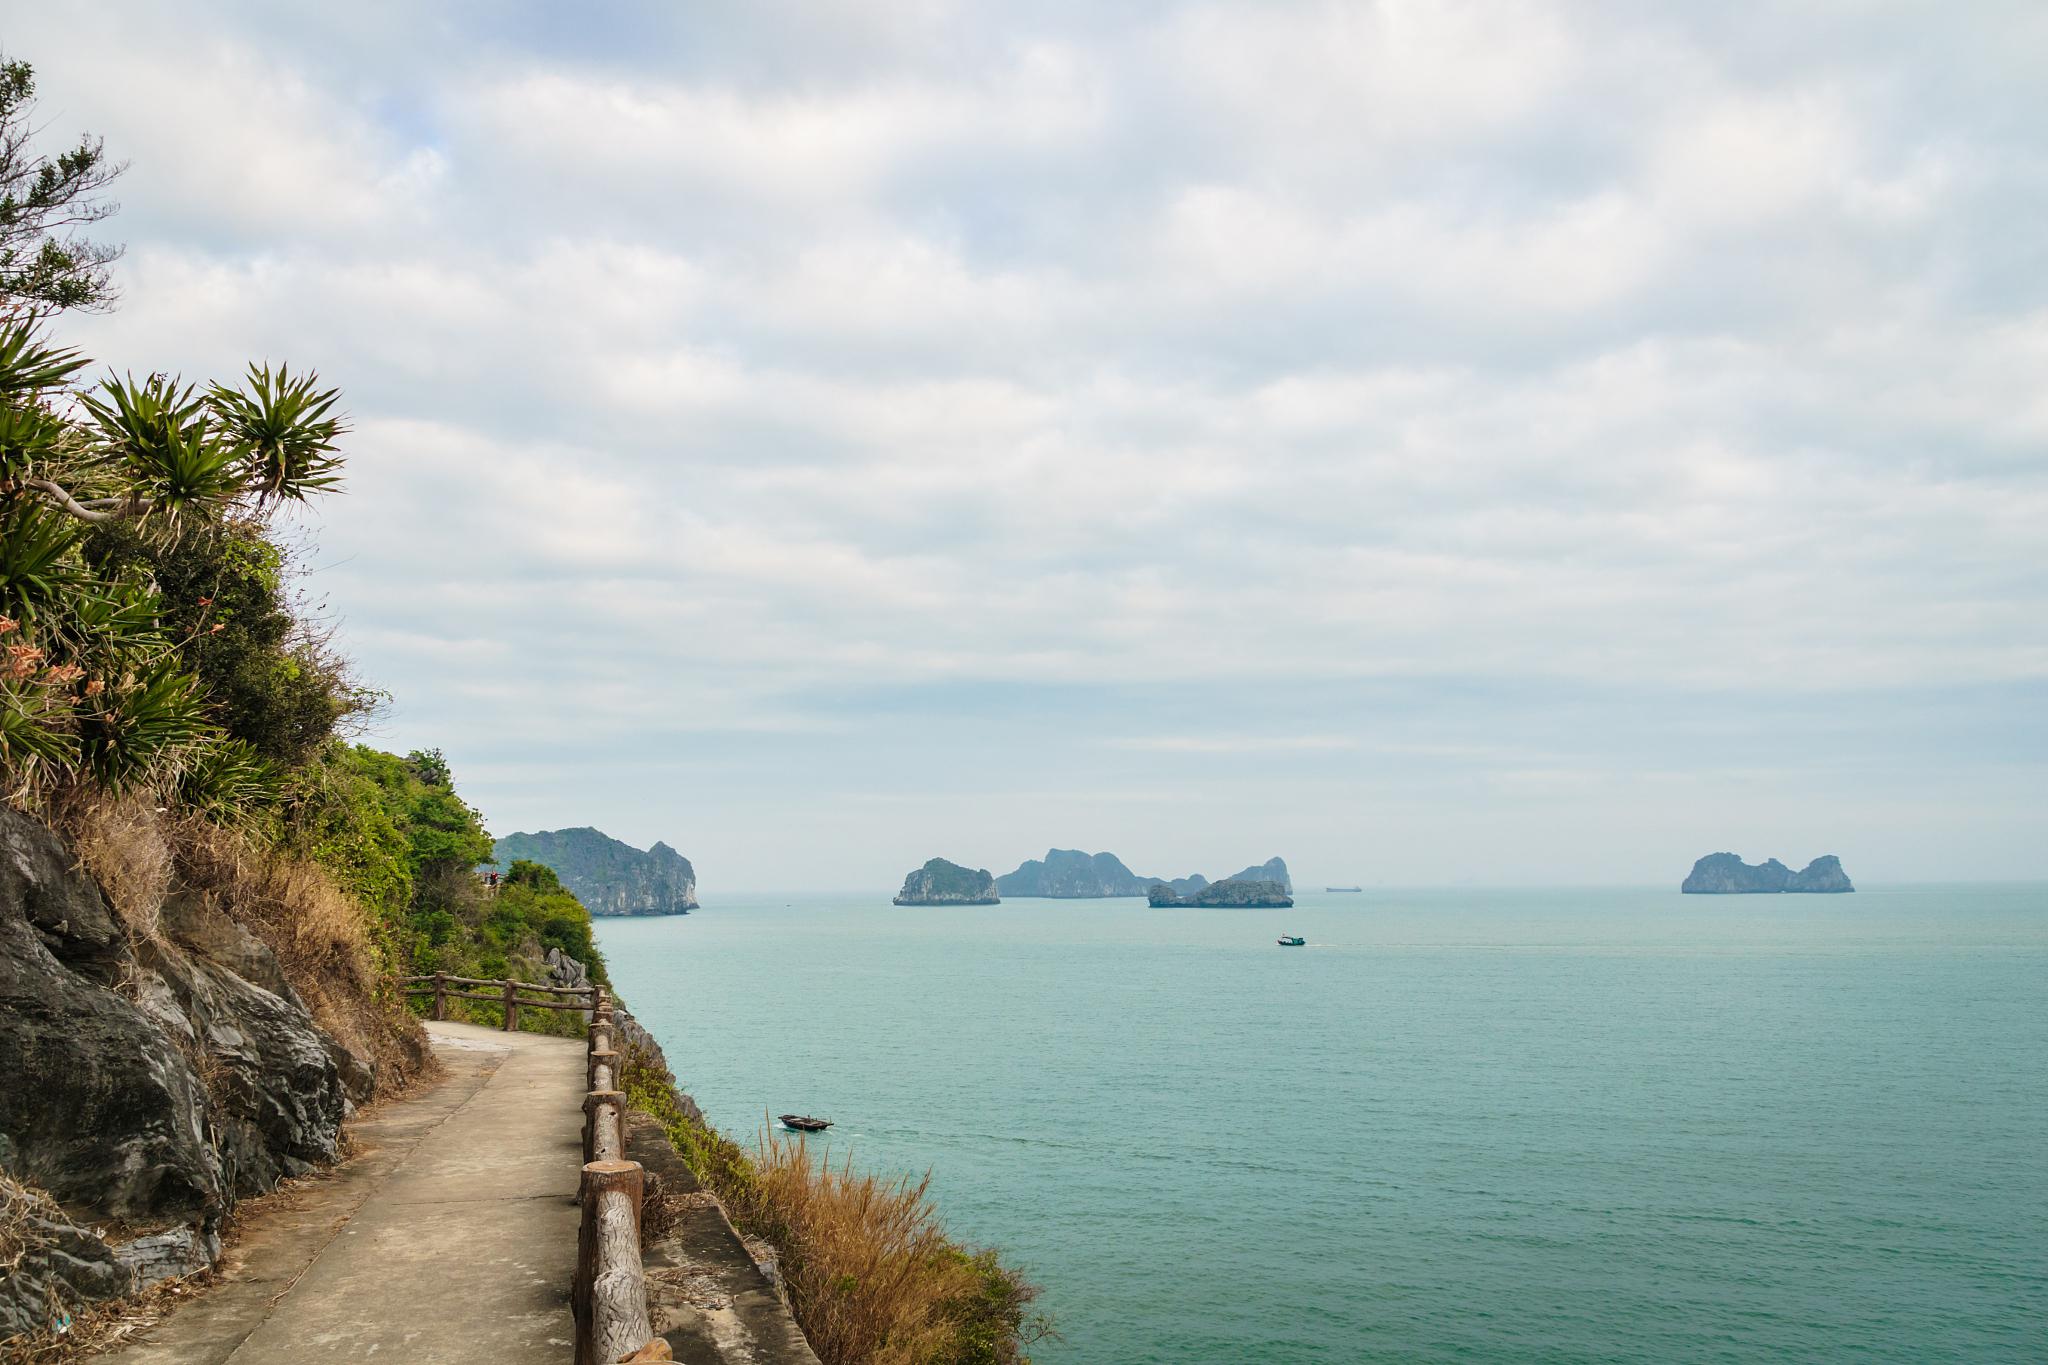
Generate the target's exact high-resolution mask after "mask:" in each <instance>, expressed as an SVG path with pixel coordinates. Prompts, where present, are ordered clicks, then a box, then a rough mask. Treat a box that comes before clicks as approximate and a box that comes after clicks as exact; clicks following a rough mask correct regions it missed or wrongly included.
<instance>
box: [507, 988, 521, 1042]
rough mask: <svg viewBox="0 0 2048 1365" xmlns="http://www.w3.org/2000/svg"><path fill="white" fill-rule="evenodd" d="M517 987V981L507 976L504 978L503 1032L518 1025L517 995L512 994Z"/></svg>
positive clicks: (509, 1030)
mask: <svg viewBox="0 0 2048 1365" xmlns="http://www.w3.org/2000/svg"><path fill="white" fill-rule="evenodd" d="M518 989H519V983H518V982H517V981H514V980H513V979H512V978H511V977H509V976H508V977H506V978H505V1032H507V1033H510V1032H512V1030H514V1029H516V1028H518V1027H519V997H518V996H517V995H515V994H514V992H515V991H517V990H518Z"/></svg>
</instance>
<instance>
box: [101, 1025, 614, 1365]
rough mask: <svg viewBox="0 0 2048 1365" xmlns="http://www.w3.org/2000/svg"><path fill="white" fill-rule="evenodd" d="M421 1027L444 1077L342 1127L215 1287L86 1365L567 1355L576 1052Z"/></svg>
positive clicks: (578, 1077) (490, 1032)
mask: <svg viewBox="0 0 2048 1365" xmlns="http://www.w3.org/2000/svg"><path fill="white" fill-rule="evenodd" d="M427 1031H428V1032H429V1033H431V1034H432V1035H433V1038H434V1050H435V1052H436V1054H437V1055H438V1056H439V1057H440V1058H441V1061H442V1063H443V1064H444V1065H445V1066H446V1067H447V1068H448V1076H447V1078H446V1079H445V1080H443V1081H441V1082H439V1083H438V1084H436V1085H434V1086H433V1087H432V1088H430V1089H428V1090H426V1091H425V1092H423V1093H421V1094H419V1095H417V1096H415V1097H412V1098H409V1099H406V1100H402V1101H399V1102H396V1103H393V1104H389V1105H386V1106H383V1107H382V1108H381V1109H379V1110H377V1111H375V1112H373V1113H371V1114H368V1115H366V1116H365V1117H364V1118H363V1119H362V1120H361V1121H360V1122H357V1123H355V1124H352V1125H351V1126H350V1136H351V1138H352V1139H353V1141H354V1143H355V1152H356V1155H354V1156H353V1157H352V1158H351V1159H350V1160H349V1161H347V1162H346V1163H344V1164H343V1165H341V1166H339V1167H337V1168H336V1169H335V1170H334V1172H333V1173H332V1174H331V1175H329V1176H328V1177H326V1178H323V1179H319V1180H314V1181H310V1182H307V1183H306V1184H305V1185H303V1186H301V1187H299V1188H298V1189H296V1190H295V1191H294V1192H293V1193H292V1195H291V1196H289V1197H287V1198H285V1199H282V1200H279V1201H276V1202H275V1203H274V1204H273V1205H272V1206H270V1207H266V1208H263V1209H262V1210H260V1211H259V1212H258V1213H257V1214H256V1215H254V1216H253V1217H252V1218H251V1219H250V1220H249V1222H248V1224H247V1225H246V1227H245V1230H244V1232H243V1235H242V1237H241V1238H240V1240H239V1241H238V1242H237V1243H236V1245H235V1248H234V1250H233V1251H232V1252H231V1253H230V1255H229V1258H228V1260H227V1261H226V1262H224V1263H223V1269H224V1270H226V1272H227V1273H226V1275H225V1278H224V1281H223V1283H222V1284H221V1285H219V1286H218V1287H217V1288H215V1289H212V1290H210V1291H209V1292H207V1293H206V1294H205V1295H204V1296H203V1297H200V1298H198V1299H195V1300H194V1301H193V1302H192V1303H190V1304H188V1305H186V1306H185V1307H184V1308H182V1309H180V1310H179V1311H178V1312H177V1313H175V1314H173V1315H172V1316H171V1317H170V1318H168V1319H167V1320H165V1321H164V1322H163V1323H161V1324H159V1325H158V1326H157V1327H155V1328H153V1329H151V1331H150V1332H149V1333H148V1334H147V1336H145V1337H143V1338H142V1339H140V1340H138V1341H136V1342H134V1343H132V1344H131V1345H129V1346H126V1347H124V1348H122V1349H121V1350H119V1351H117V1352H115V1353H114V1354H113V1355H111V1356H107V1357H104V1359H106V1360H109V1361H114V1362H119V1365H224V1363H225V1362H233V1365H254V1362H258V1361H262V1362H276V1361H285V1360H289V1361H291V1362H293V1365H300V1363H301V1362H309V1361H311V1362H324V1361H344V1360H347V1361H360V1360H372V1359H374V1360H378V1361H393V1362H399V1361H403V1362H408V1365H411V1363H413V1362H435V1363H436V1365H439V1363H440V1362H448V1363H449V1365H460V1363H461V1362H468V1361H488V1362H491V1365H527V1363H528V1362H546V1365H562V1362H566V1361H568V1360H569V1359H571V1358H572V1356H573V1355H574V1344H573V1343H574V1338H573V1327H572V1324H571V1321H570V1316H569V1281H570V1278H571V1277H572V1276H573V1275H574V1273H575V1269H576V1231H577V1222H578V1213H577V1206H576V1186H577V1180H578V1177H579V1169H580V1167H581V1164H582V1156H583V1153H582V1144H583V1138H582V1134H583V1111H582V1109H581V1108H580V1107H579V1106H580V1105H581V1103H582V1100H583V1089H584V1046H585V1045H584V1043H583V1042H582V1041H581V1040H580V1039H569V1038H543V1037H540V1036H538V1035H535V1034H529V1033H501V1032H499V1031H497V1030H496V1029H485V1028H477V1027H475V1026H473V1025H469V1024H428V1025H427Z"/></svg>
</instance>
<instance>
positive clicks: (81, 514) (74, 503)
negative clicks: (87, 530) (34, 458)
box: [21, 479, 125, 524]
mask: <svg viewBox="0 0 2048 1365" xmlns="http://www.w3.org/2000/svg"><path fill="white" fill-rule="evenodd" d="M21 486H22V487H23V488H34V489H39V490H40V491H42V492H44V493H47V494H49V495H50V498H51V499H52V500H53V501H54V502H55V503H56V504H57V506H59V507H61V508H63V509H64V510H65V511H66V512H69V513H70V514H71V515H72V516H74V517H77V518H78V519H79V520H80V521H89V522H93V523H95V524H97V523H99V522H102V521H112V520H113V519H114V518H116V517H118V516H120V515H121V514H122V512H121V510H120V509H116V508H109V509H108V510H106V511H104V512H101V511H95V510H93V509H92V508H90V507H87V506H86V505H85V504H84V503H82V502H80V501H79V500H78V499H76V498H74V497H72V496H71V494H69V493H68V492H66V491H65V490H64V489H63V488H62V487H60V486H59V485H57V484H54V483H52V482H51V481H50V480H48V479H23V480H22V481H21ZM94 501H96V502H104V501H106V499H103V498H96V499H94ZM116 501H125V499H116Z"/></svg>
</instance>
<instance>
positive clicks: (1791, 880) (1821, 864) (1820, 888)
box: [1678, 853, 1856, 896]
mask: <svg viewBox="0 0 2048 1365" xmlns="http://www.w3.org/2000/svg"><path fill="white" fill-rule="evenodd" d="M1678 889H1679V890H1681V891H1683V892H1685V893H1686V894H1687V895H1690V896H1740V895H1774V894H1777V893H1779V892H1786V891H1793V892H1797V891H1807V892H1821V893H1836V892H1843V891H1854V890H1855V889H1856V888H1855V887H1854V886H1853V885H1851V884H1850V882H1849V876H1848V874H1847V873H1846V872H1844V871H1842V861H1841V859H1839V858H1837V857H1836V856H1835V855H1834V854H1832V853H1829V854H1826V855H1824V856H1822V857H1819V858H1815V859H1814V860H1813V861H1812V862H1810V863H1808V864H1807V865H1806V866H1805V867H1804V868H1802V869H1801V870H1800V871H1798V872H1794V871H1793V870H1792V869H1791V868H1789V867H1787V866H1785V865H1784V864H1783V863H1781V862H1779V861H1778V860H1777V859H1776V858H1770V859H1766V860H1765V861H1764V862H1763V863H1761V864H1754V865H1752V864H1750V863H1745V862H1743V861H1742V859H1741V858H1739V857H1738V856H1736V855H1735V854H1733V853H1709V854H1708V855H1707V856H1706V857H1704V858H1702V859H1700V860H1699V861H1698V862H1696V863H1694V864H1693V865H1692V872H1691V873H1690V875H1688V876H1687V877H1686V879H1685V881H1684V882H1683V883H1682V884H1681V885H1680V886H1679V888H1678Z"/></svg>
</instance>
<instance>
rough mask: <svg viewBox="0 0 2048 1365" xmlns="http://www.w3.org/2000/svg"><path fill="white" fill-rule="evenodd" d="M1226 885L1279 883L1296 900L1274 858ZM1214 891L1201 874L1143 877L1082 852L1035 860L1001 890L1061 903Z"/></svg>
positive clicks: (1053, 852) (1111, 858)
mask: <svg viewBox="0 0 2048 1365" xmlns="http://www.w3.org/2000/svg"><path fill="white" fill-rule="evenodd" d="M1224 880H1226V881H1241V882H1261V881H1264V882H1278V883H1279V884H1280V886H1281V888H1282V889H1283V890H1284V891H1285V892H1287V893H1288V894H1290V895H1291V894H1293V891H1294V881H1293V879H1292V878H1291V877H1289V876H1288V873H1287V864H1286V863H1285V862H1284V861H1282V860H1281V859H1279V858H1268V859H1267V860H1266V861H1265V862H1263V863H1260V864H1259V865H1258V866H1256V867H1248V868H1246V869H1245V870H1244V871H1242V872H1240V873H1238V874H1237V875H1236V876H1234V877H1227V878H1225V879H1224ZM1208 885H1210V882H1209V879H1208V878H1207V877H1204V876H1203V875H1202V874H1201V873H1199V872H1197V873H1194V874H1192V875H1190V876H1186V877H1174V878H1170V879H1169V878H1166V877H1140V876H1138V875H1137V874H1136V873H1134V872H1132V871H1131V869H1130V868H1128V867H1126V866H1125V865H1124V862H1123V860H1122V859H1121V858H1118V857H1117V856H1116V855H1115V854H1114V853H1096V854H1088V853H1082V852H1080V851H1079V850H1077V849H1067V848H1053V849H1047V850H1046V854H1045V857H1044V858H1043V859H1042V860H1041V859H1038V858H1032V859H1030V860H1028V861H1027V862H1025V863H1024V864H1023V865H1022V866H1021V867H1019V868H1018V869H1017V870H1016V871H1015V872H1006V873H1004V874H1003V875H1002V876H1000V877H998V878H996V890H998V891H1000V892H1001V893H1002V894H1003V895H1005V896H1045V897H1050V898H1054V899H1061V900H1069V899H1072V900H1079V899H1090V898H1094V897H1098V896H1143V895H1146V894H1148V892H1149V890H1150V888H1151V887H1154V886H1166V887H1170V888H1172V890H1173V892H1174V893H1175V894H1176V895H1178V896H1182V897H1188V896H1194V895H1198V894H1200V892H1201V891H1202V889H1203V888H1204V887H1206V886H1208Z"/></svg>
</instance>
